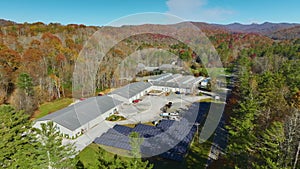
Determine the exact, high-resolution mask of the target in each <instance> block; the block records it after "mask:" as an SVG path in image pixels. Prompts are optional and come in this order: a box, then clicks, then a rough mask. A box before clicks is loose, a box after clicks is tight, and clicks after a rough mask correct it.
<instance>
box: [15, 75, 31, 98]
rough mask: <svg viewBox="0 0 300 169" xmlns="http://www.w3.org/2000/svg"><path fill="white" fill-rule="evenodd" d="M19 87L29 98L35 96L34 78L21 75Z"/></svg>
mask: <svg viewBox="0 0 300 169" xmlns="http://www.w3.org/2000/svg"><path fill="white" fill-rule="evenodd" d="M17 85H18V87H19V88H20V89H21V90H23V91H24V92H25V93H26V95H27V96H32V95H33V82H32V78H31V77H30V76H29V75H28V74H27V73H21V74H20V75H19V78H18V83H17Z"/></svg>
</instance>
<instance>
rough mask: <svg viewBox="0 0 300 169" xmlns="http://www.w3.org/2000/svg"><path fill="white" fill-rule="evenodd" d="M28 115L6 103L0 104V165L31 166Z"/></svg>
mask: <svg viewBox="0 0 300 169" xmlns="http://www.w3.org/2000/svg"><path fill="white" fill-rule="evenodd" d="M29 128H30V122H29V117H28V116H27V115H25V114H24V113H23V112H22V111H16V110H15V109H14V108H13V107H11V106H8V105H2V106H0V137H1V141H0V167H1V168H32V165H31V160H33V159H34V155H33V154H32V153H31V152H30V151H31V150H32V146H31V143H32V142H33V141H32V139H31V138H30V136H29V135H30V134H29Z"/></svg>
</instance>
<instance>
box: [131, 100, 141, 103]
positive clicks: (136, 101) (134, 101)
mask: <svg viewBox="0 0 300 169" xmlns="http://www.w3.org/2000/svg"><path fill="white" fill-rule="evenodd" d="M138 102H140V100H139V99H136V100H133V101H132V103H138Z"/></svg>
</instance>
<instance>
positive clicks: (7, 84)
mask: <svg viewBox="0 0 300 169" xmlns="http://www.w3.org/2000/svg"><path fill="white" fill-rule="evenodd" d="M193 24H194V25H196V26H197V27H199V28H200V30H202V31H203V32H204V33H205V35H206V36H207V37H208V38H209V40H210V41H211V43H212V44H213V45H214V47H215V48H216V50H217V51H218V53H219V55H220V56H219V57H220V59H221V61H222V63H223V65H224V66H225V67H230V65H232V63H234V62H235V60H236V59H237V58H238V56H239V55H240V52H241V51H243V50H245V49H249V48H251V49H260V50H261V47H262V46H263V47H269V46H271V45H272V43H273V42H274V41H273V40H272V39H270V38H268V37H266V36H263V35H260V34H257V33H242V32H240V33H232V32H230V31H228V30H226V29H225V28H224V27H222V26H220V25H219V26H218V25H212V24H207V23H199V22H193ZM175 26H179V27H180V24H178V25H175ZM128 27H132V28H134V29H140V30H147V28H148V27H152V28H154V29H155V28H157V27H161V28H162V29H167V28H168V27H166V26H163V25H140V26H124V27H103V29H106V30H109V32H111V33H115V34H116V33H117V32H121V31H124V30H126V28H128ZM99 29H100V27H96V26H85V25H76V24H70V25H61V24H59V23H50V24H44V23H41V22H37V23H32V24H29V23H24V24H16V23H14V24H12V25H10V24H9V25H6V26H0V65H1V66H0V76H1V80H0V84H1V87H0V93H1V95H0V96H1V97H0V104H1V103H10V104H13V105H17V106H18V105H19V106H21V105H20V104H19V102H20V101H23V100H24V97H25V96H23V95H20V93H19V90H18V79H19V78H20V77H19V76H20V75H21V74H22V73H25V74H27V75H28V77H29V78H32V84H33V86H32V89H31V90H33V91H34V93H35V95H34V97H31V99H28V100H27V102H26V104H25V103H24V104H23V105H22V106H21V107H19V108H20V109H25V110H27V111H26V112H32V111H33V110H35V109H36V106H37V105H40V104H42V103H44V102H45V101H51V100H55V99H57V98H61V97H70V96H71V95H72V73H73V69H74V66H75V62H76V59H77V57H78V55H79V52H80V51H81V49H82V48H83V45H84V44H85V43H86V42H87V40H88V39H89V38H90V37H91V36H92V35H93V34H94V33H95V32H96V31H97V30H99ZM186 33H188V32H186ZM151 48H156V49H164V50H166V51H168V52H171V53H173V54H175V55H177V56H179V58H180V59H182V60H183V61H184V62H185V67H187V68H188V69H190V71H191V72H192V73H193V74H194V75H195V76H199V75H207V72H206V71H205V69H203V65H201V59H200V58H201V56H196V55H195V53H193V51H192V50H191V49H189V48H188V47H187V46H186V45H184V44H183V43H182V42H178V40H176V39H173V38H171V37H168V36H163V35H155V34H144V35H137V36H133V37H130V38H129V39H126V40H124V41H121V42H120V43H119V44H118V45H116V46H115V47H114V48H112V49H111V50H110V51H109V52H108V53H107V54H106V55H107V57H106V59H105V60H103V62H102V63H103V64H104V65H105V64H106V65H108V64H110V63H113V65H114V66H110V67H109V66H106V67H102V68H101V69H100V70H99V71H98V74H97V77H96V89H97V90H103V89H105V88H111V87H119V86H120V85H124V84H126V83H128V81H124V80H119V79H122V78H124V77H122V76H128V74H130V72H134V71H135V70H133V69H130V67H132V65H131V64H137V63H136V62H137V61H136V60H135V59H132V58H128V62H131V64H128V65H127V68H126V71H125V70H124V69H123V71H120V72H119V73H120V74H119V77H117V76H115V77H113V76H112V75H114V74H115V73H116V71H118V69H116V67H118V61H120V60H123V59H125V58H126V57H127V56H129V55H130V54H131V53H133V52H135V51H136V50H142V49H151ZM153 54H154V55H155V53H153ZM160 55H161V56H162V55H164V58H162V59H160V61H159V62H156V61H154V60H153V61H152V62H151V63H153V64H154V63H155V64H166V63H169V62H171V61H170V60H169V58H168V56H167V55H166V54H160ZM258 55H262V54H261V53H260V52H252V53H251V56H252V57H254V56H258ZM125 65H126V64H124V66H125ZM154 66H155V65H154ZM37 70H39V71H37ZM127 70H128V72H127ZM112 81H114V82H115V83H111V82H112Z"/></svg>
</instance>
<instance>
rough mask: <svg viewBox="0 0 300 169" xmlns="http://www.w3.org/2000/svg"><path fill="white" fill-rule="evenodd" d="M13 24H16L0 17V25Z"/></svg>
mask: <svg viewBox="0 0 300 169" xmlns="http://www.w3.org/2000/svg"><path fill="white" fill-rule="evenodd" d="M13 24H16V23H15V22H13V21H9V20H4V19H0V26H8V25H13Z"/></svg>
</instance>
